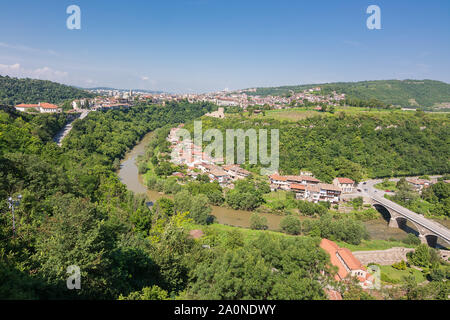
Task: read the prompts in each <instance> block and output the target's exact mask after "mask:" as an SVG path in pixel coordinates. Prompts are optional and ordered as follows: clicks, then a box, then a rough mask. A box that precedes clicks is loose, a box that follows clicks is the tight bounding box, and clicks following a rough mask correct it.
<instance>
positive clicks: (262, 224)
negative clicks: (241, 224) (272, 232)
mask: <svg viewBox="0 0 450 320" xmlns="http://www.w3.org/2000/svg"><path fill="white" fill-rule="evenodd" d="M250 228H251V229H253V230H267V229H268V228H269V226H268V225H267V218H266V217H262V216H260V215H258V214H256V213H254V214H252V216H251V218H250Z"/></svg>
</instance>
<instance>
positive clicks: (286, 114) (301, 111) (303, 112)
mask: <svg viewBox="0 0 450 320" xmlns="http://www.w3.org/2000/svg"><path fill="white" fill-rule="evenodd" d="M335 108H336V109H335V112H334V113H330V112H321V111H318V110H315V109H314V108H311V107H299V108H290V109H278V110H267V111H265V115H263V114H257V115H252V116H251V117H250V118H253V119H275V120H286V121H299V120H303V119H306V118H310V117H315V116H322V117H332V116H336V115H338V114H340V113H344V114H347V115H355V114H371V115H386V114H399V115H400V114H414V113H415V111H404V110H398V109H374V108H359V107H340V106H339V107H335ZM245 115H247V116H248V114H247V113H245ZM427 115H428V116H429V117H432V118H434V119H439V118H442V117H446V116H447V115H448V113H445V112H433V113H427ZM236 116H237V115H235V114H227V117H228V118H230V117H236Z"/></svg>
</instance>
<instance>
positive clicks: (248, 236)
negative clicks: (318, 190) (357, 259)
mask: <svg viewBox="0 0 450 320" xmlns="http://www.w3.org/2000/svg"><path fill="white" fill-rule="evenodd" d="M186 228H187V229H188V230H194V229H200V230H202V231H203V232H205V233H208V231H209V232H216V233H218V234H219V235H221V236H223V235H225V234H226V233H228V232H231V231H233V230H239V231H240V232H242V234H243V235H244V239H245V241H252V240H255V239H257V238H258V236H259V235H260V234H261V233H268V234H271V235H274V236H277V237H296V236H291V235H287V234H285V233H281V232H276V231H270V230H265V231H261V230H252V229H247V228H239V227H233V226H226V225H222V224H217V223H214V224H211V225H209V226H204V225H198V224H193V223H190V224H187V225H186ZM303 237H304V236H303ZM336 243H337V244H338V245H339V246H340V247H344V248H348V249H350V250H351V251H366V250H386V249H390V248H394V247H406V248H413V247H414V246H410V245H407V244H404V243H403V242H401V241H387V240H363V241H362V242H361V244H359V245H352V244H348V243H345V242H342V241H336Z"/></svg>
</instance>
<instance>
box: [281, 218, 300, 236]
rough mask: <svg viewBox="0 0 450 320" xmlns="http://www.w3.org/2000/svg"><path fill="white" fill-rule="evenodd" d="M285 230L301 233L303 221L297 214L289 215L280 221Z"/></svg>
mask: <svg viewBox="0 0 450 320" xmlns="http://www.w3.org/2000/svg"><path fill="white" fill-rule="evenodd" d="M280 228H281V230H283V232H285V233H287V234H291V235H299V234H300V233H301V232H302V223H301V221H300V220H299V219H298V218H297V217H295V216H287V217H285V218H283V219H281V221H280Z"/></svg>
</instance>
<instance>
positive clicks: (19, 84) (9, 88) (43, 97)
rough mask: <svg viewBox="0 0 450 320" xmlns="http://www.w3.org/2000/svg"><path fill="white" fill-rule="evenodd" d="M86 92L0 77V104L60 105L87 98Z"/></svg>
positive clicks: (53, 83)
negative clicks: (40, 103) (66, 101)
mask: <svg viewBox="0 0 450 320" xmlns="http://www.w3.org/2000/svg"><path fill="white" fill-rule="evenodd" d="M89 97H93V95H92V94H91V93H89V92H87V91H84V90H80V89H77V88H74V87H71V86H66V85H63V84H59V83H56V82H52V81H47V80H35V79H28V78H26V79H18V78H11V77H8V76H6V77H3V76H1V75H0V104H5V105H10V106H12V105H16V104H19V103H38V102H41V101H42V102H49V103H60V102H63V101H64V100H67V99H80V98H89Z"/></svg>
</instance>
